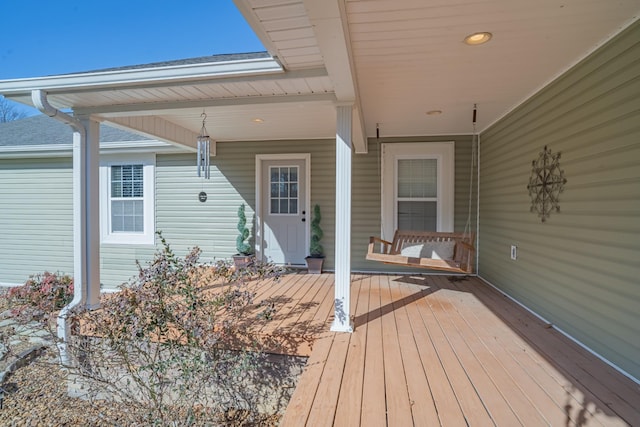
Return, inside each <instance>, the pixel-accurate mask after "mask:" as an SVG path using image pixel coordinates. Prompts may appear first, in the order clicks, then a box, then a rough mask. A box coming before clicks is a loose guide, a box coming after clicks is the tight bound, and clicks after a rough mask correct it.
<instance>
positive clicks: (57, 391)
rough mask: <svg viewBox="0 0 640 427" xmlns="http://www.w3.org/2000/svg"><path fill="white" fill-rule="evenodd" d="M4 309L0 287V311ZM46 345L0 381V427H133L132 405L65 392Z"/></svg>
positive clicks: (228, 418)
mask: <svg viewBox="0 0 640 427" xmlns="http://www.w3.org/2000/svg"><path fill="white" fill-rule="evenodd" d="M6 309H7V301H6V298H5V297H4V292H3V291H2V290H0V313H2V312H4V311H5V310H6ZM56 361H57V355H56V352H55V350H54V349H52V348H50V349H48V350H47V351H45V352H44V353H43V354H41V355H40V356H39V357H37V358H36V359H35V360H34V361H32V362H31V363H29V364H27V365H26V366H24V367H21V368H19V369H17V370H16V371H15V372H14V373H13V374H11V375H9V376H8V377H7V378H6V379H5V382H4V383H3V384H0V399H1V407H0V426H29V427H31V426H33V427H35V426H136V425H140V426H142V425H149V424H150V423H145V424H140V423H138V424H135V423H131V422H130V419H129V418H128V415H129V414H130V413H131V412H132V411H134V410H135V408H134V407H131V406H128V405H126V404H123V403H118V402H114V401H100V402H88V401H86V400H82V399H78V398H72V397H69V396H68V395H67V386H66V372H65V371H64V370H63V369H61V368H60V366H59V365H58V364H57V363H56ZM279 418H280V417H279V416H272V417H269V418H268V419H266V420H263V421H260V422H258V423H255V422H253V423H248V422H246V421H245V417H244V416H243V414H241V413H228V414H224V415H221V416H220V417H218V418H217V419H207V420H201V421H200V422H198V423H196V424H194V425H200V426H244V425H258V426H276V425H277V424H278V421H279Z"/></svg>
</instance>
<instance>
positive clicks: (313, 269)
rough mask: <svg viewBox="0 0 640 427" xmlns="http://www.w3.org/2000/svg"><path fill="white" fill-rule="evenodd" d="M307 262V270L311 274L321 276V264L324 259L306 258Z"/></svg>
mask: <svg viewBox="0 0 640 427" xmlns="http://www.w3.org/2000/svg"><path fill="white" fill-rule="evenodd" d="M305 260H306V261H307V269H308V270H309V273H311V274H321V273H322V263H324V257H311V256H308V257H306V258H305Z"/></svg>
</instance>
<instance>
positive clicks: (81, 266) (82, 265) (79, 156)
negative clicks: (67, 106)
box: [73, 117, 100, 309]
mask: <svg viewBox="0 0 640 427" xmlns="http://www.w3.org/2000/svg"><path fill="white" fill-rule="evenodd" d="M80 122H81V123H82V125H83V127H84V128H85V129H86V140H85V141H82V138H79V137H78V136H77V135H78V134H77V133H76V132H74V134H73V198H74V203H73V218H74V220H73V238H74V242H73V263H74V264H73V270H74V276H75V283H76V286H78V285H80V284H81V285H82V288H83V289H84V290H85V295H86V302H85V304H86V307H87V308H89V309H95V308H98V307H99V306H100V174H99V170H100V123H98V122H96V121H95V120H91V119H90V118H89V117H80Z"/></svg>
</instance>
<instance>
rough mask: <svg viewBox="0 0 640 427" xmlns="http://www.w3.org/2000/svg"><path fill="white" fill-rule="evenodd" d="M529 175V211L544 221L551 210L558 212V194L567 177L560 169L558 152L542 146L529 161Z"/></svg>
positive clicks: (562, 188)
mask: <svg viewBox="0 0 640 427" xmlns="http://www.w3.org/2000/svg"><path fill="white" fill-rule="evenodd" d="M531 166H532V169H531V176H530V177H529V185H527V189H528V190H529V197H531V212H535V213H537V214H538V216H539V217H540V218H541V219H542V222H545V221H546V220H547V218H549V216H550V215H551V212H553V211H555V212H560V205H559V199H558V197H559V194H560V193H562V191H564V185H565V184H566V183H567V179H566V178H565V177H564V171H563V170H562V169H560V152H558V153H556V154H552V153H551V150H549V149H548V148H547V146H546V145H545V146H544V150H543V151H542V152H541V153H540V156H539V157H538V159H537V160H534V161H533V162H531Z"/></svg>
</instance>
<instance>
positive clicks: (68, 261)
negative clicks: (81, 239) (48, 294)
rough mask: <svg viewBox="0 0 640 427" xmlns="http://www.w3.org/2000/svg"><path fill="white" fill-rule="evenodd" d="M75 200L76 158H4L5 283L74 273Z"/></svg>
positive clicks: (1, 234)
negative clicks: (73, 161)
mask: <svg viewBox="0 0 640 427" xmlns="http://www.w3.org/2000/svg"><path fill="white" fill-rule="evenodd" d="M72 196H73V194H72V188H71V159H69V158H49V159H33V158H31V159H11V160H9V159H0V284H4V283H6V284H14V283H23V282H24V281H25V280H26V279H27V278H28V277H29V276H30V275H31V274H34V273H39V272H44V271H50V272H62V273H69V272H71V271H72V270H73V221H72V215H73V212H72ZM44 217H46V221H43V218H44Z"/></svg>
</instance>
